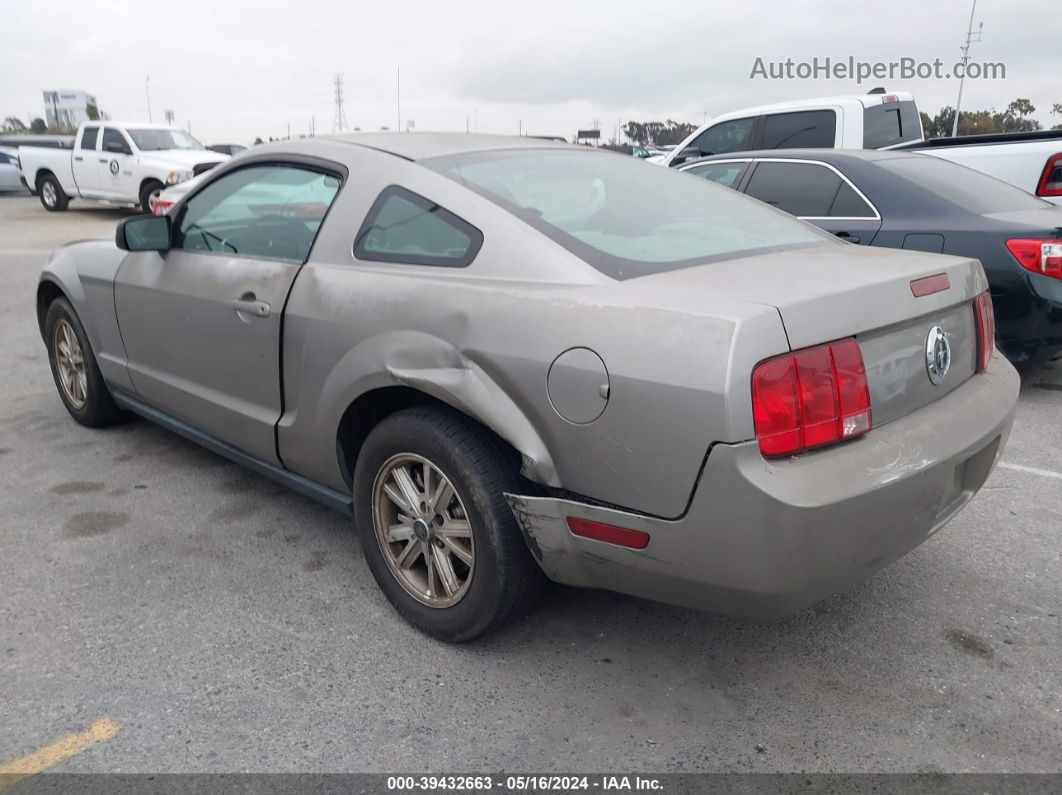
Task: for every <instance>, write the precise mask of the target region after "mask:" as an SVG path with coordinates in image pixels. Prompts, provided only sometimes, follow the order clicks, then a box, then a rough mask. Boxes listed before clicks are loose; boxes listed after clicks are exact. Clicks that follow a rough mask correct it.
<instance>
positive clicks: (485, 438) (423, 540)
mask: <svg viewBox="0 0 1062 795" xmlns="http://www.w3.org/2000/svg"><path fill="white" fill-rule="evenodd" d="M525 489H526V484H525V483H523V482H522V479H521V477H520V474H519V472H518V470H517V462H516V461H514V460H513V456H512V454H511V451H510V450H508V449H507V448H505V447H504V445H503V444H502V443H501V442H500V441H499V440H498V439H497V438H495V437H494V436H492V435H491V434H490V433H489V432H488V431H486V430H485V429H484V428H482V427H481V426H479V425H477V424H476V423H475V422H473V421H471V420H470V419H468V418H467V417H465V416H463V415H461V414H459V413H457V412H455V411H452V410H448V409H438V408H413V409H407V410H405V411H400V412H398V413H396V414H393V415H391V416H390V417H388V418H387V419H385V420H384V421H383V422H381V423H380V424H379V425H377V426H376V427H375V428H374V429H373V430H372V432H371V433H370V434H369V436H368V438H366V440H365V443H364V445H363V446H362V448H361V451H360V453H359V455H358V461H357V464H356V466H355V472H354V516H355V522H356V525H357V529H358V533H359V535H360V538H361V545H362V549H363V550H364V552H365V559H366V561H367V562H368V564H369V569H370V570H371V571H372V573H373V576H374V577H375V578H376V582H377V584H378V585H379V586H380V588H381V590H382V591H383V592H384V594H385V595H386V596H387V598H388V599H389V600H390V601H391V604H392V605H394V607H395V609H396V610H397V611H398V612H399V613H400V614H401V615H402V616H403V617H404V618H405V619H406V620H407V621H409V622H410V623H411V624H413V626H415V627H417V628H418V629H420V630H421V631H423V632H426V633H427V634H429V635H431V636H433V637H436V638H439V639H440V640H446V641H453V642H457V641H468V640H473V639H475V638H478V637H481V636H483V635H486V634H487V633H489V632H493V631H494V630H496V629H498V628H500V627H502V626H503V625H504V624H506V623H507V622H509V621H510V620H512V619H514V618H515V617H517V616H519V615H521V614H522V613H524V612H526V611H527V610H528V609H529V608H530V607H531V605H532V604H533V602H534V599H535V597H537V596H538V594H539V592H540V591H541V587H542V584H543V582H544V576H543V574H542V571H541V569H539V567H538V564H537V563H536V562H535V560H534V558H532V557H531V553H530V552H529V551H528V548H527V545H526V544H525V543H524V539H523V536H522V535H521V533H520V528H519V527H518V526H517V523H516V518H515V517H514V516H513V512H512V509H511V508H510V507H509V504H508V502H507V501H506V499H505V493H506V492H516V493H521V492H522V491H523V490H525Z"/></svg>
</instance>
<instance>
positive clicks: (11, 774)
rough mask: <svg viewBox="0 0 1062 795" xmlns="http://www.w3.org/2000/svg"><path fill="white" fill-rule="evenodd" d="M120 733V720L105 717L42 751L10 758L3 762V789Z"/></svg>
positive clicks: (0, 773) (0, 776)
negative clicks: (13, 758) (18, 757)
mask: <svg viewBox="0 0 1062 795" xmlns="http://www.w3.org/2000/svg"><path fill="white" fill-rule="evenodd" d="M117 733H118V724H117V723H115V722H114V721H113V720H111V719H110V718H101V719H100V720H98V721H96V722H95V723H93V724H92V725H91V726H89V727H88V728H87V729H82V730H81V731H79V732H74V733H73V734H68V735H66V737H63V738H61V739H59V740H56V741H55V742H54V743H52V744H51V745H46V746H45V747H44V748H41V749H40V750H39V751H34V752H33V753H32V754H26V756H24V757H22V758H21V759H16V760H15V761H14V762H8V763H7V764H6V765H0V789H3V788H5V787H8V786H10V785H11V784H13V783H15V781H18V780H19V779H21V778H25V777H26V776H32V775H35V774H37V773H40V772H41V771H42V770H47V769H48V768H50V767H51V766H52V765H54V764H57V763H58V762H61V761H63V760H64V759H66V758H67V757H69V756H73V755H74V754H79V753H81V752H82V751H84V750H85V749H86V748H89V747H91V746H93V745H95V744H96V743H101V742H103V741H104V740H109V739H111V738H112V737H114V735H116V734H117Z"/></svg>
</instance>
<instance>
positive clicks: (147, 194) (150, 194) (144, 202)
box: [140, 179, 165, 215]
mask: <svg viewBox="0 0 1062 795" xmlns="http://www.w3.org/2000/svg"><path fill="white" fill-rule="evenodd" d="M164 188H165V186H164V185H163V184H162V183H161V182H159V181H158V180H157V179H149V180H148V181H147V182H145V183H144V185H143V186H142V187H141V188H140V207H141V209H142V210H143V211H144V212H146V213H150V214H152V215H154V214H155V207H154V203H153V201H152V199H157V198H158V197H159V194H160V193H162V191H163V189H164Z"/></svg>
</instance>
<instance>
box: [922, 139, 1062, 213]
mask: <svg viewBox="0 0 1062 795" xmlns="http://www.w3.org/2000/svg"><path fill="white" fill-rule="evenodd" d="M902 148H903V149H914V150H915V151H918V152H922V153H923V154H927V155H932V156H933V157H939V158H941V159H943V160H950V161H951V162H953V163H958V164H959V165H963V166H969V167H970V168H973V169H976V170H977V171H980V172H982V173H984V174H988V175H989V176H990V177H995V178H996V179H1001V180H1003V181H1004V182H1009V183H1010V184H1011V185H1014V186H1016V187H1018V188H1021V189H1022V190H1024V191H1026V192H1028V193H1032V194H1034V195H1036V196H1039V197H1040V198H1042V199H1044V200H1046V201H1049V202H1051V203H1052V204H1059V205H1062V130H1045V131H1043V132H1029V133H997V134H993V135H961V136H959V137H957V138H933V139H931V140H929V141H923V142H921V143H919V144H915V145H912V146H905V147H902Z"/></svg>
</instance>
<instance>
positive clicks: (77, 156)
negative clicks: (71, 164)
mask: <svg viewBox="0 0 1062 795" xmlns="http://www.w3.org/2000/svg"><path fill="white" fill-rule="evenodd" d="M84 159H85V158H83V157H82V156H81V155H75V156H74V160H77V161H78V162H81V161H82V160H84Z"/></svg>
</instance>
